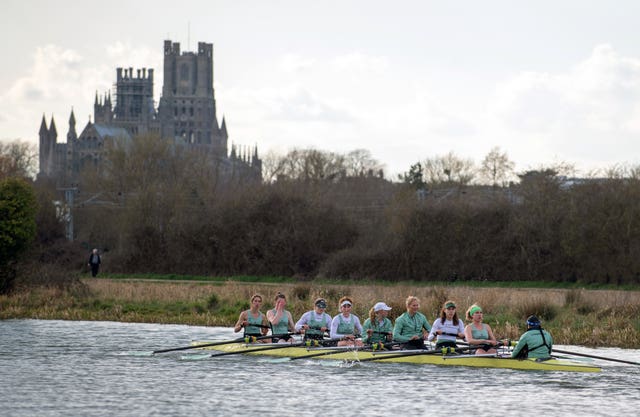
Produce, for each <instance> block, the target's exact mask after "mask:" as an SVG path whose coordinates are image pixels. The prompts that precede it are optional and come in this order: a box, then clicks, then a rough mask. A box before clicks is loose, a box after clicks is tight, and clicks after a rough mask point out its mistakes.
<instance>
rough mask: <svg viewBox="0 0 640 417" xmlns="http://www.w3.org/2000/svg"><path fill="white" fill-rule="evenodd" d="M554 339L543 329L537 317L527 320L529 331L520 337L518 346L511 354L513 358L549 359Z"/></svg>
mask: <svg viewBox="0 0 640 417" xmlns="http://www.w3.org/2000/svg"><path fill="white" fill-rule="evenodd" d="M552 347H553V338H552V337H551V334H550V333H549V332H548V331H546V330H544V329H543V328H542V325H541V324H540V320H539V319H538V318H537V317H536V316H529V317H528V318H527V331H526V332H524V333H523V334H522V336H520V340H518V344H517V345H516V347H515V348H514V349H513V352H511V357H512V358H518V359H524V358H549V357H551V348H552Z"/></svg>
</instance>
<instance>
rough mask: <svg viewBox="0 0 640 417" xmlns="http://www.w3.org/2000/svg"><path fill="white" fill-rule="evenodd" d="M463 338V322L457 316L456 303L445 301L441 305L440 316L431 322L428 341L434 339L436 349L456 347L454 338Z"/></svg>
mask: <svg viewBox="0 0 640 417" xmlns="http://www.w3.org/2000/svg"><path fill="white" fill-rule="evenodd" d="M458 337H459V338H460V339H464V323H463V322H462V320H460V319H459V318H458V312H457V311H456V303H454V302H453V301H447V302H445V303H444V305H443V306H442V310H441V311H440V317H439V318H437V319H436V320H435V321H434V322H433V326H432V327H431V331H430V332H429V337H428V338H427V339H428V340H429V341H431V340H433V339H434V338H435V339H436V349H439V348H444V347H453V348H455V347H457V346H458V345H457V344H456V338H458Z"/></svg>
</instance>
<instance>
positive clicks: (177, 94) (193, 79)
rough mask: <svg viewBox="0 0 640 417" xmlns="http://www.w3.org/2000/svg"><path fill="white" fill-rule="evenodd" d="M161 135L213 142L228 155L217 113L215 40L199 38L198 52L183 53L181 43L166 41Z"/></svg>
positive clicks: (199, 141)
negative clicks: (214, 86) (201, 40)
mask: <svg viewBox="0 0 640 417" xmlns="http://www.w3.org/2000/svg"><path fill="white" fill-rule="evenodd" d="M158 114H159V118H160V126H161V135H162V136H163V137H173V138H182V139H183V140H184V141H185V142H186V143H192V144H205V145H211V147H212V148H213V152H214V153H216V154H218V155H223V156H225V157H226V155H227V138H226V135H224V134H223V132H222V130H221V129H220V126H219V125H218V120H217V117H216V100H215V93H214V90H213V44H211V43H206V42H198V52H197V53H194V52H183V53H180V44H179V43H177V42H176V43H172V42H171V41H170V40H167V41H165V42H164V83H163V86H162V97H161V99H160V105H159V107H158Z"/></svg>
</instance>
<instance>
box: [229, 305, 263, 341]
mask: <svg viewBox="0 0 640 417" xmlns="http://www.w3.org/2000/svg"><path fill="white" fill-rule="evenodd" d="M261 306H262V295H260V294H254V295H252V296H251V307H250V308H249V310H245V311H243V312H241V313H240V316H239V317H238V321H237V322H236V325H235V326H234V328H233V331H234V332H236V333H238V332H239V331H240V330H242V329H244V336H255V337H260V336H265V335H266V334H267V333H268V332H269V322H268V321H267V318H266V317H265V315H264V314H262V312H261V311H260V307H261ZM260 341H261V342H262V341H266V340H265V339H263V340H260Z"/></svg>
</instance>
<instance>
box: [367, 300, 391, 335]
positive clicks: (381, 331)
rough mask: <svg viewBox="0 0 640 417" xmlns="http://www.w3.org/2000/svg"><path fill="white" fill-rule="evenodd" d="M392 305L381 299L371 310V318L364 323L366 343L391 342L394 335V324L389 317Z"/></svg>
mask: <svg viewBox="0 0 640 417" xmlns="http://www.w3.org/2000/svg"><path fill="white" fill-rule="evenodd" d="M390 310H391V307H389V306H388V305H387V304H386V303H383V302H382V301H380V302H379V303H376V304H375V305H374V306H373V307H371V309H370V310H369V318H368V319H366V320H365V321H364V324H363V325H362V330H363V332H362V334H363V336H364V337H363V339H362V341H363V342H364V343H380V342H382V343H384V342H390V341H391V337H392V336H393V324H391V320H389V319H388V318H387V315H388V314H389V311H390Z"/></svg>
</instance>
